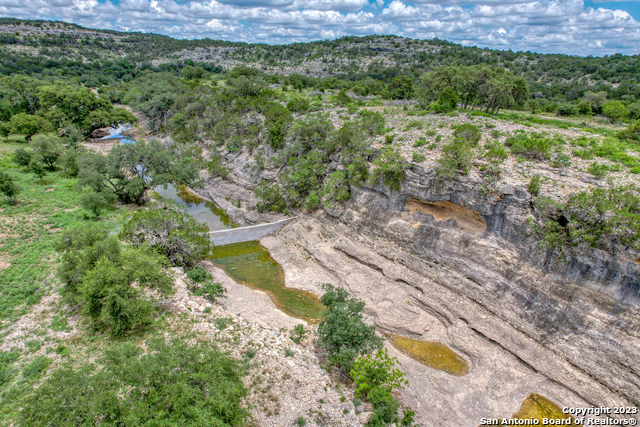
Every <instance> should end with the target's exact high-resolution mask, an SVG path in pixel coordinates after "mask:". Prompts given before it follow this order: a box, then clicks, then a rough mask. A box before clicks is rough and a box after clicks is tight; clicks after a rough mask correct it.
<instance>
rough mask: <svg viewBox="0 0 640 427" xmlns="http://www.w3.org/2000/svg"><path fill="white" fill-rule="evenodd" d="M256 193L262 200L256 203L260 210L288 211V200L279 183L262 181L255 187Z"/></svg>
mask: <svg viewBox="0 0 640 427" xmlns="http://www.w3.org/2000/svg"><path fill="white" fill-rule="evenodd" d="M254 193H255V195H256V197H257V198H258V199H259V200H260V202H258V203H257V204H256V208H257V209H258V212H261V213H262V212H264V211H265V210H270V211H273V212H282V213H286V212H287V200H286V199H285V197H284V195H283V193H284V190H283V189H282V187H280V185H278V184H277V183H271V184H269V183H268V182H267V181H262V182H261V183H260V184H258V185H257V186H256V187H255V189H254Z"/></svg>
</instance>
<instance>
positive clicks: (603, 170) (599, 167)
mask: <svg viewBox="0 0 640 427" xmlns="http://www.w3.org/2000/svg"><path fill="white" fill-rule="evenodd" d="M608 171H609V167H608V166H607V165H605V164H602V163H598V162H593V163H591V164H590V165H589V167H588V168H587V172H589V173H590V174H591V175H593V176H595V177H596V178H604V176H605V175H606V174H607V172H608Z"/></svg>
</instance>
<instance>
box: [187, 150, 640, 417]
mask: <svg viewBox="0 0 640 427" xmlns="http://www.w3.org/2000/svg"><path fill="white" fill-rule="evenodd" d="M234 166H238V167H235V168H234V171H233V172H232V174H233V183H231V182H228V181H222V180H221V179H219V178H216V179H212V180H209V182H208V185H207V187H206V190H205V191H201V192H200V194H201V195H203V196H205V197H207V198H209V199H211V200H213V201H214V202H215V203H216V204H218V205H219V206H220V207H222V208H224V209H226V210H227V212H228V213H229V214H230V216H231V217H232V218H233V219H234V221H236V222H238V223H240V224H243V225H244V224H247V225H248V224H254V223H259V222H266V221H271V220H275V219H281V218H282V217H281V216H279V215H276V214H272V213H269V214H259V213H258V212H257V211H256V209H255V203H256V200H255V197H254V196H253V193H252V192H251V189H252V188H253V186H254V185H255V184H256V183H257V181H258V180H259V179H260V176H258V175H254V174H253V172H250V171H247V169H245V168H242V158H238V159H236V160H235V163H234ZM262 173H263V174H267V173H268V171H263V172H262ZM432 180H433V173H432V171H430V170H420V169H418V170H417V171H415V170H414V172H411V173H409V174H408V179H407V180H406V181H405V182H404V184H403V186H402V188H401V190H400V191H398V192H391V191H389V190H387V189H385V188H383V187H362V188H352V189H351V191H352V197H351V200H350V201H349V202H348V203H347V204H346V205H344V206H338V207H334V208H331V209H325V210H324V211H322V212H318V213H316V214H314V215H301V216H300V217H299V218H298V220H297V221H295V222H293V223H291V224H289V225H287V226H286V227H284V228H283V229H282V230H280V231H279V232H277V233H275V234H273V235H270V236H267V237H264V238H262V239H261V244H262V245H263V246H264V247H265V248H267V249H268V250H269V253H270V254H271V256H272V257H273V258H274V259H275V260H276V261H277V262H278V263H279V264H280V265H281V266H282V269H283V272H284V280H285V284H286V286H288V287H291V288H297V289H302V290H305V291H310V292H313V293H315V294H317V295H320V293H321V292H320V286H321V284H322V283H333V284H335V285H339V286H343V287H345V288H346V289H348V290H349V292H351V293H352V294H353V295H354V296H356V297H358V298H360V299H362V300H364V301H365V302H366V304H367V310H368V315H370V316H371V317H372V318H373V319H374V321H375V324H376V326H377V327H378V328H379V330H380V331H381V332H382V333H384V334H386V335H388V336H393V335H400V336H404V337H407V338H410V339H415V340H420V341H426V342H433V343H441V344H443V345H446V346H447V347H448V348H450V349H451V350H452V351H453V352H455V354H457V355H459V357H460V358H461V360H464V363H466V365H467V368H466V369H467V371H466V372H465V375H459V376H456V375H452V374H451V373H447V372H446V371H442V370H438V369H433V368H430V367H428V366H425V365H424V364H422V363H420V362H419V361H417V360H414V359H415V358H411V357H409V356H408V355H406V354H405V353H403V352H401V351H399V350H397V349H396V348H395V347H393V346H392V345H390V344H389V343H387V347H388V348H389V352H390V353H391V354H392V355H394V356H396V357H397V358H398V359H399V361H400V363H401V367H402V369H403V370H404V371H405V372H406V373H407V376H408V379H409V384H410V385H409V387H408V388H407V389H406V390H404V391H403V392H402V398H403V399H404V401H405V402H406V403H407V404H409V405H410V406H411V407H412V409H414V410H415V411H416V412H417V415H418V420H419V421H420V423H421V425H424V426H463V427H466V426H477V425H478V422H479V420H480V418H482V417H487V416H493V417H507V418H508V417H510V416H511V415H512V414H514V413H515V412H517V411H518V409H519V408H520V406H521V404H522V403H523V401H525V399H526V398H527V396H529V395H530V394H531V393H536V394H537V395H541V396H544V397H546V398H548V399H550V400H551V401H553V402H556V403H557V404H558V405H560V406H561V407H562V406H585V405H595V406H600V405H602V406H609V407H612V406H622V405H634V406H637V405H639V404H640V360H639V359H638V357H637V355H638V354H639V350H640V341H639V339H638V316H637V313H638V309H637V305H638V302H639V301H640V300H639V298H638V296H639V295H638V285H637V284H638V277H640V274H638V271H639V270H638V266H637V264H636V263H635V262H634V261H633V260H631V259H630V260H625V259H624V258H620V257H617V258H616V254H611V253H605V252H595V255H594V253H585V254H584V256H583V257H581V256H580V254H578V256H577V257H576V260H574V261H572V262H571V263H569V264H567V263H564V262H562V261H561V260H559V259H557V257H554V256H553V254H550V253H547V252H546V250H545V249H544V248H542V247H540V246H539V245H538V244H537V242H536V240H535V239H534V238H532V237H531V236H530V233H527V230H526V227H527V218H528V216H529V214H530V213H529V202H530V195H529V194H528V193H527V192H526V190H524V189H521V188H517V187H510V186H505V187H504V188H500V189H499V194H498V195H497V196H496V195H495V194H493V195H491V196H483V195H481V194H480V193H479V192H478V191H477V190H476V189H475V188H476V187H477V186H474V185H473V184H474V183H473V182H465V181H460V182H458V183H456V184H452V185H450V186H449V187H445V188H442V187H437V186H435V185H433V184H434V183H433V182H432ZM238 201H239V202H240V203H238ZM238 205H240V206H241V207H238ZM586 266H588V268H586Z"/></svg>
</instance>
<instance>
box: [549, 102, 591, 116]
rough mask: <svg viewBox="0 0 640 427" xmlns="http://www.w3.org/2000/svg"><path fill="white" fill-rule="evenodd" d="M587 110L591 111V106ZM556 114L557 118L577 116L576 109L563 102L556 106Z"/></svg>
mask: <svg viewBox="0 0 640 427" xmlns="http://www.w3.org/2000/svg"><path fill="white" fill-rule="evenodd" d="M589 110H591V105H589ZM556 114H557V115H558V116H575V115H576V114H578V107H577V106H576V105H575V104H572V103H570V102H565V103H563V104H560V105H558V108H557V109H556Z"/></svg>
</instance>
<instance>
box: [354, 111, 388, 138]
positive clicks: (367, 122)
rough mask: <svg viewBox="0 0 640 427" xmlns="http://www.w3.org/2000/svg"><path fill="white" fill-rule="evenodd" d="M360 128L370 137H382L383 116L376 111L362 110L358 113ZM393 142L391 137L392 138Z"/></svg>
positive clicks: (383, 127)
mask: <svg viewBox="0 0 640 427" xmlns="http://www.w3.org/2000/svg"><path fill="white" fill-rule="evenodd" d="M360 117H361V120H362V127H363V128H364V129H365V130H366V131H367V133H368V134H369V135H371V136H374V135H382V134H383V133H384V129H385V124H386V122H385V120H384V116H383V115H382V114H380V113H379V112H378V111H371V110H362V111H360ZM392 140H393V137H392Z"/></svg>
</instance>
